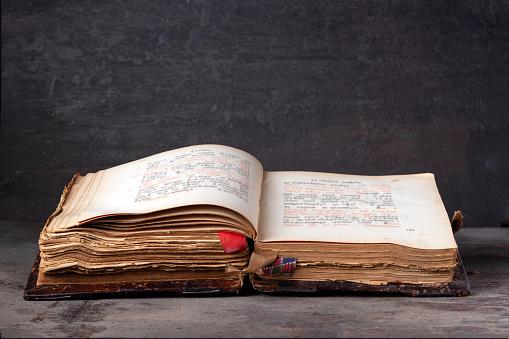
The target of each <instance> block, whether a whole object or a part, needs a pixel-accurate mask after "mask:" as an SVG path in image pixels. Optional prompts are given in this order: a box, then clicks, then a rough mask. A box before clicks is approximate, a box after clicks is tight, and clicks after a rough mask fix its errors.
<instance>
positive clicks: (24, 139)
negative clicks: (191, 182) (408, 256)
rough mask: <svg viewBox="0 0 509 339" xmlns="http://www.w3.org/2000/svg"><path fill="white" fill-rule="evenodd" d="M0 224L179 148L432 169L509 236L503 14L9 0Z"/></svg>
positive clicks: (422, 8)
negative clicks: (84, 183)
mask: <svg viewBox="0 0 509 339" xmlns="http://www.w3.org/2000/svg"><path fill="white" fill-rule="evenodd" d="M1 4H2V8H1V10H2V18H1V19H2V23H1V24H2V33H1V34H2V42H1V44H2V81H1V86H2V87H1V140H0V141H1V143H0V147H1V148H0V217H1V218H2V219H10V220H27V221H37V222H41V225H42V224H43V223H44V222H45V220H46V218H47V217H48V216H49V215H50V214H51V213H52V212H53V210H54V208H55V206H56V204H57V203H58V200H59V197H60V193H61V191H62V188H63V186H64V185H65V184H67V183H68V181H69V180H70V179H71V177H72V175H73V174H74V173H76V172H80V173H82V174H85V173H87V172H95V171H97V170H100V169H104V168H108V167H112V166H115V165H119V164H121V163H124V162H127V161H131V160H136V159H138V158H141V157H145V156H148V155H152V154H155V153H158V152H162V151H166V150H170V149H174V148H179V147H183V146H188V145H193V144H201V143H218V144H224V145H230V146H233V147H237V148H240V149H243V150H245V151H247V152H249V153H251V154H252V155H254V156H255V157H257V158H258V159H259V160H260V161H261V162H262V164H263V165H264V168H265V169H266V170H309V171H324V172H338V173H348V174H372V175H377V174H407V173H417V172H433V173H435V175H436V178H437V183H438V187H439V190H440V192H441V194H442V197H443V199H444V203H445V206H446V208H447V210H448V212H449V214H452V212H453V211H454V210H456V209H461V210H463V211H464V212H465V213H466V217H467V219H466V226H471V227H472V226H478V227H481V226H499V225H507V224H509V150H508V149H509V75H508V71H509V58H508V55H509V51H508V50H509V48H508V45H509V3H508V1H429V2H427V1H407V0H405V1H389V0H387V1H385V0H381V1H368V0H357V1H311V0H310V1H295V0H291V1H271V0H266V1H193V0H189V1H186V0H178V1H177V0H176V1H115V2H113V1H106V2H104V1H73V0H71V1H51V2H47V1H27V0H17V1H12V0H11V1H2V2H1Z"/></svg>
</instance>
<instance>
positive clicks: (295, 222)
mask: <svg viewBox="0 0 509 339" xmlns="http://www.w3.org/2000/svg"><path fill="white" fill-rule="evenodd" d="M260 205H261V214H260V220H259V226H258V228H259V229H258V241H261V242H271V241H321V242H345V243H393V244H399V245H403V246H410V247H415V248H422V249H444V248H456V242H455V240H454V237H453V235H452V229H451V226H450V223H449V218H448V216H447V212H446V210H445V207H444V205H443V203H442V199H441V198H440V194H439V192H438V189H437V186H436V183H435V177H434V175H433V174H431V173H425V174H414V175H394V176H356V175H342V174H330V173H312V172H265V173H264V179H263V184H262V199H261V204H260Z"/></svg>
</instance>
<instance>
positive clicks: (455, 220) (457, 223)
mask: <svg viewBox="0 0 509 339" xmlns="http://www.w3.org/2000/svg"><path fill="white" fill-rule="evenodd" d="M464 217H465V213H463V212H461V211H454V215H453V216H452V218H451V228H452V233H453V234H454V233H456V232H458V231H459V230H460V229H461V228H462V227H463V218H464Z"/></svg>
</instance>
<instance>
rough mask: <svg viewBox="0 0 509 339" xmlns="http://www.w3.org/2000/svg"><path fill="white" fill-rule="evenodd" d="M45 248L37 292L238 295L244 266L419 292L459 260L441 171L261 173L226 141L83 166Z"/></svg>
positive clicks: (264, 276)
mask: <svg viewBox="0 0 509 339" xmlns="http://www.w3.org/2000/svg"><path fill="white" fill-rule="evenodd" d="M250 245H251V246H250ZM39 246H40V263H38V265H37V277H36V281H35V282H34V284H35V285H36V286H35V288H37V287H40V288H42V287H44V286H79V285H91V284H92V285H94V286H96V287H97V286H100V285H101V284H102V285H108V284H109V285H111V284H137V285H136V286H138V290H140V288H141V290H143V286H148V285H147V284H151V283H161V284H166V285H165V286H170V287H169V290H172V288H173V290H174V291H179V292H185V291H186V290H193V288H195V287H196V286H197V284H198V285H200V286H201V288H203V289H204V290H214V291H216V290H220V291H229V292H231V291H237V290H238V289H240V288H241V286H242V282H243V277H244V276H245V275H246V274H250V277H251V280H252V281H256V283H255V287H256V288H257V289H260V290H267V291H272V290H274V288H273V287H267V288H264V286H273V285H271V284H272V282H273V281H274V280H276V281H280V282H282V283H283V284H284V282H292V281H294V282H295V281H298V282H306V281H308V282H328V283H329V282H338V283H355V284H363V285H366V286H386V285H388V284H410V285H415V286H418V285H423V284H447V283H450V282H452V281H453V279H454V270H455V268H457V265H458V249H457V245H456V242H455V240H454V236H453V233H452V230H451V226H450V222H449V218H448V216H447V213H446V210H445V207H444V205H443V203H442V200H441V198H440V194H439V192H438V189H437V186H436V183H435V179H434V176H433V174H430V173H424V174H412V175H389V176H357V175H343V174H331V173H313V172H264V170H263V167H262V165H261V164H260V162H259V161H258V160H257V159H256V158H255V157H253V156H252V155H250V154H248V153H246V152H243V151H241V150H238V149H235V148H231V147H227V146H221V145H198V146H191V147H186V148H181V149H176V150H172V151H168V152H164V153H160V154H156V155H153V156H150V157H147V158H144V159H140V160H137V161H134V162H130V163H127V164H123V165H120V166H117V167H113V168H110V169H106V170H102V171H99V172H97V173H89V174H87V175H85V176H81V175H79V174H77V175H76V176H75V177H74V178H73V179H72V181H71V182H70V183H69V184H68V185H67V186H66V187H65V189H64V192H63V194H62V197H61V200H60V203H59V205H58V207H57V209H56V211H55V213H53V215H51V216H50V218H49V219H48V221H47V223H46V225H45V226H44V228H43V230H42V232H41V235H40V240H39ZM264 282H271V283H270V284H266V285H265V284H264ZM140 284H141V285H140ZM144 284H145V285H144ZM168 284H169V285H168ZM172 284H173V285H172ZM140 286H141V287H140ZM171 286H173V287H171ZM175 286H176V287H175ZM193 286H194V287H193ZM32 291H33V289H32Z"/></svg>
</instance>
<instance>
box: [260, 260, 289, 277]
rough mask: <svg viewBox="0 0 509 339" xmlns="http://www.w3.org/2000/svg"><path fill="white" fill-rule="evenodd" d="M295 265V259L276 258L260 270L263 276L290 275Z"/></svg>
mask: <svg viewBox="0 0 509 339" xmlns="http://www.w3.org/2000/svg"><path fill="white" fill-rule="evenodd" d="M296 265H297V258H280V257H277V258H276V260H274V261H273V262H272V264H270V265H267V266H265V267H263V268H262V271H263V275H264V276H267V275H276V274H291V273H292V270H293V269H294V268H295V266H296Z"/></svg>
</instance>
